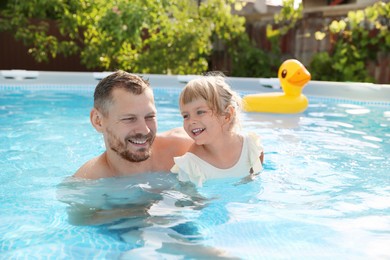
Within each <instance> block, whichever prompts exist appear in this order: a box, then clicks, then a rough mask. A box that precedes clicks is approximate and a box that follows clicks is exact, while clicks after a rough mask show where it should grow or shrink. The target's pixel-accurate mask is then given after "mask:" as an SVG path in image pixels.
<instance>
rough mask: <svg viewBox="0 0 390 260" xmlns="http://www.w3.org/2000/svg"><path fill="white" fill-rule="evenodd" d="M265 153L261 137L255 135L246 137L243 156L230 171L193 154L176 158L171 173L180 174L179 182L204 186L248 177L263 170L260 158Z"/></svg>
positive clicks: (250, 134) (188, 153) (249, 134)
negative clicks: (215, 180)
mask: <svg viewBox="0 0 390 260" xmlns="http://www.w3.org/2000/svg"><path fill="white" fill-rule="evenodd" d="M262 152H263V147H262V145H261V142H260V137H259V136H257V135H256V134H254V133H248V134H246V135H244V142H243V145H242V150H241V155H240V158H239V160H238V162H237V163H236V164H235V165H234V166H232V167H231V168H228V169H220V168H217V167H215V166H213V165H211V164H209V163H208V162H206V161H204V160H203V159H201V158H199V157H198V156H196V155H195V154H193V153H190V152H187V153H186V154H184V155H183V156H180V157H175V158H174V161H175V165H174V166H173V167H172V169H171V172H173V173H178V178H179V181H184V182H188V181H190V182H192V183H194V184H195V185H197V186H202V184H203V182H205V181H206V180H209V179H217V178H232V177H246V176H248V175H250V174H251V173H259V172H261V171H262V170H263V166H262V164H261V162H260V159H259V156H260V154H261V153H262Z"/></svg>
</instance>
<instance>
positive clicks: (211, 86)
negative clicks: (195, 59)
mask: <svg viewBox="0 0 390 260" xmlns="http://www.w3.org/2000/svg"><path fill="white" fill-rule="evenodd" d="M199 98H202V99H204V100H205V101H206V103H207V105H208V107H209V108H210V109H211V111H213V113H215V114H216V115H218V116H220V115H225V114H226V108H228V107H229V106H232V107H233V110H234V114H233V118H232V123H231V128H234V127H236V126H239V113H240V111H241V107H242V101H241V97H240V96H239V95H238V94H237V93H236V92H235V91H233V90H232V89H231V88H230V86H229V85H228V84H227V83H226V81H225V77H224V76H221V75H206V76H202V77H199V78H196V79H193V80H191V81H189V82H188V83H187V85H186V86H185V87H184V88H183V90H182V92H181V93H180V97H179V104H180V106H182V105H185V104H187V103H190V102H192V101H194V100H197V99H199Z"/></svg>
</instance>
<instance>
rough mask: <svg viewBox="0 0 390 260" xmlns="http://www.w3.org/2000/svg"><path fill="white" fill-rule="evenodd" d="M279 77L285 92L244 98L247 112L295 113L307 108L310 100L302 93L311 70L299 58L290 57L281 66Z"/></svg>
mask: <svg viewBox="0 0 390 260" xmlns="http://www.w3.org/2000/svg"><path fill="white" fill-rule="evenodd" d="M278 78H279V81H280V84H281V86H282V89H283V92H284V93H261V94H251V95H246V96H244V98H243V105H244V110H245V111H247V112H263V113H280V114H294V113H301V112H303V111H305V110H306V108H307V106H308V104H309V101H308V100H307V97H306V96H304V95H303V94H302V90H303V88H304V87H305V84H306V83H307V82H308V81H309V80H310V79H311V76H310V73H309V71H307V69H306V68H305V66H303V65H302V63H300V62H299V61H298V60H294V59H289V60H286V61H284V62H283V63H282V65H281V66H280V67H279V71H278Z"/></svg>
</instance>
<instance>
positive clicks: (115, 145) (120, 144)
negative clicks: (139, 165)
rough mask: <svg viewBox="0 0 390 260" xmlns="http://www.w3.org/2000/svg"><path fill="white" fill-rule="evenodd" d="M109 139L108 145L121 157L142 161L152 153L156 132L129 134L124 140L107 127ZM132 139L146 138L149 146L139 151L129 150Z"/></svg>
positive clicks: (131, 160)
mask: <svg viewBox="0 0 390 260" xmlns="http://www.w3.org/2000/svg"><path fill="white" fill-rule="evenodd" d="M107 134H108V136H107V139H108V145H109V147H110V149H111V150H113V151H114V152H116V153H117V154H118V155H119V156H120V157H122V158H123V159H125V160H127V161H129V162H142V161H145V160H147V159H148V158H149V157H150V156H151V154H152V144H153V141H154V138H155V134H154V133H153V132H149V134H147V135H142V134H136V135H129V136H127V137H126V138H125V140H124V141H121V140H120V139H119V138H118V137H116V136H115V135H114V134H113V133H112V132H111V131H110V130H109V129H107ZM130 140H146V142H147V143H149V147H148V148H140V149H137V151H129V150H128V149H127V145H131V144H129V142H130Z"/></svg>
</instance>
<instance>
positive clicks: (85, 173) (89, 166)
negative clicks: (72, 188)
mask: <svg viewBox="0 0 390 260" xmlns="http://www.w3.org/2000/svg"><path fill="white" fill-rule="evenodd" d="M108 173H109V169H108V166H107V162H106V160H105V157H104V153H103V154H101V155H99V156H97V157H95V158H93V159H91V160H89V161H88V162H86V163H85V164H84V165H82V166H81V167H80V169H78V170H77V171H76V173H75V174H74V175H73V177H76V178H83V179H99V178H105V177H109V175H108Z"/></svg>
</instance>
